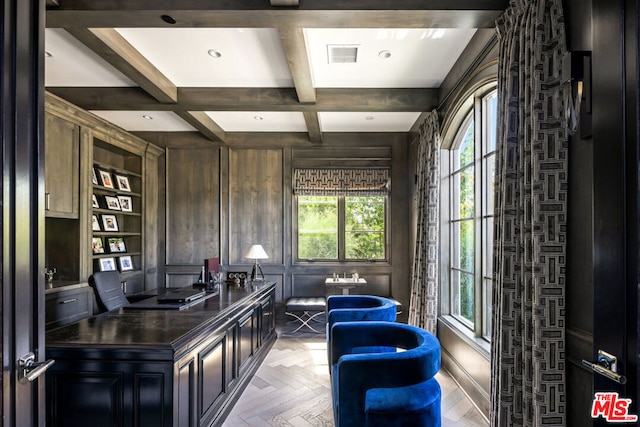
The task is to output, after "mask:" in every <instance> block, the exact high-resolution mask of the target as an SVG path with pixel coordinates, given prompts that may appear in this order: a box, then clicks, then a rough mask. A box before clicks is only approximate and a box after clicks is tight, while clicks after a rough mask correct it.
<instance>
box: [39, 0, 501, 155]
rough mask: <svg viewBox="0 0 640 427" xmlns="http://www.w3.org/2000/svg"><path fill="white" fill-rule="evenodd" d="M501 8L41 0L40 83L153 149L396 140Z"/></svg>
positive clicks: (497, 4)
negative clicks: (148, 138)
mask: <svg viewBox="0 0 640 427" xmlns="http://www.w3.org/2000/svg"><path fill="white" fill-rule="evenodd" d="M271 3H274V6H272V5H271ZM282 3H284V4H286V5H287V6H277V4H282ZM506 4H507V0H448V1H447V0H438V1H429V0H421V1H420V0H396V1H387V0H358V1H347V0H344V1H332V0H299V1H298V0H272V1H271V2H269V1H268V0H227V1H215V0H183V1H170V0H155V1H152V0H126V1H125V0H122V1H114V0H91V1H89V0H57V1H54V0H49V1H48V7H47V15H46V26H47V28H46V30H45V50H46V52H47V55H46V59H45V86H46V88H47V90H48V91H49V92H51V93H53V94H56V95H58V96H60V97H62V98H64V99H67V100H69V101H70V102H72V103H74V104H76V105H78V106H80V107H83V108H85V109H87V110H89V111H91V112H93V113H95V114H96V115H98V116H101V117H103V118H104V119H106V120H108V121H110V122H113V123H115V124H116V125H119V126H120V127H122V128H124V129H126V130H128V131H132V132H145V133H146V134H149V133H152V132H157V133H159V134H160V133H162V135H163V137H164V138H165V140H166V139H170V138H171V137H172V136H174V135H181V137H182V138H184V135H194V136H195V135H197V137H198V138H200V139H203V138H205V139H207V140H209V141H212V142H214V143H219V144H220V143H221V144H226V143H231V142H232V141H233V140H234V138H237V137H239V136H242V137H243V138H246V137H247V136H249V135H257V134H259V135H268V134H270V133H280V134H287V135H294V136H295V137H296V138H298V139H300V140H302V141H307V142H309V143H320V142H322V140H323V135H325V134H326V133H328V132H407V131H409V130H410V129H411V128H412V126H413V125H414V124H415V123H416V121H417V120H418V119H419V117H420V115H421V114H422V113H424V112H425V111H430V110H431V109H433V108H435V107H436V106H437V104H438V88H439V87H440V85H441V84H442V82H443V80H444V79H445V77H446V76H447V73H448V72H449V71H450V70H451V68H452V67H453V65H454V64H455V62H456V60H457V59H458V58H459V56H460V55H461V53H462V52H463V50H464V49H465V47H466V46H467V44H468V43H469V41H470V40H471V39H472V37H473V36H474V34H475V33H476V31H477V30H478V29H492V28H493V27H494V25H495V19H496V18H497V17H498V16H499V15H500V14H501V13H502V11H503V10H504V9H505V7H506Z"/></svg>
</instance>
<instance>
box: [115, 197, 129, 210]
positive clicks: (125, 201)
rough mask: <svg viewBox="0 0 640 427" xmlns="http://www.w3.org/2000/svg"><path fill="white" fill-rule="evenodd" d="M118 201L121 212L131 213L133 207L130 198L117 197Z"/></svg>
mask: <svg viewBox="0 0 640 427" xmlns="http://www.w3.org/2000/svg"><path fill="white" fill-rule="evenodd" d="M118 201H119V202H120V209H122V211H123V212H133V206H132V205H131V197H129V196H118Z"/></svg>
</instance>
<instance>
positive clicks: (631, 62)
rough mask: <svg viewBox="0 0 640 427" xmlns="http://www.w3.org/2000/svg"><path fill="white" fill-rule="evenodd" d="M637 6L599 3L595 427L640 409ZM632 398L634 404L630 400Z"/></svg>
mask: <svg viewBox="0 0 640 427" xmlns="http://www.w3.org/2000/svg"><path fill="white" fill-rule="evenodd" d="M637 3H638V1H637V0H616V1H610V0H606V1H605V0H594V1H593V18H594V19H593V74H592V77H593V86H592V88H593V145H594V159H595V160H594V211H593V214H594V265H595V268H594V301H595V303H594V333H593V343H594V345H593V358H594V359H597V358H598V352H599V351H600V352H604V354H602V353H601V354H600V358H601V359H604V360H603V362H604V364H606V363H607V359H611V356H614V357H615V358H616V359H617V360H616V366H615V367H611V368H612V369H613V370H615V371H617V374H611V372H609V371H601V373H598V372H595V373H594V381H593V384H594V387H593V388H594V390H593V392H594V404H593V405H592V414H591V416H592V417H593V418H594V425H608V424H609V423H610V422H625V423H626V422H630V423H631V425H636V421H635V417H636V416H637V415H640V411H639V410H638V400H639V398H640V397H639V396H638V383H637V381H638V376H637V369H638V363H637V362H638V346H637V338H638V324H640V318H639V317H638V298H639V297H640V295H639V294H638V283H639V280H640V275H639V273H638V267H639V263H638V255H639V251H638V241H639V239H640V226H639V222H640V217H639V210H638V204H639V203H640V183H639V182H638V178H639V175H638V169H639V167H640V163H639V160H638V153H639V151H638V143H639V140H638V113H639V111H640V110H639V109H638V68H637V63H636V61H637V58H638V53H639V52H638V16H637V13H638V4H637ZM624 399H628V400H624Z"/></svg>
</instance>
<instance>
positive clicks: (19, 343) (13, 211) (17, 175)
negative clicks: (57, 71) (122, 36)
mask: <svg viewBox="0 0 640 427" xmlns="http://www.w3.org/2000/svg"><path fill="white" fill-rule="evenodd" d="M2 1H3V3H2V12H1V15H0V31H1V36H0V40H1V43H2V48H1V56H0V67H1V69H2V78H1V80H0V92H1V93H0V95H1V97H0V99H1V101H0V102H2V107H1V108H0V111H2V114H1V115H0V135H1V139H2V163H1V164H2V166H1V168H2V177H3V181H2V192H1V195H2V199H1V200H2V219H1V220H0V221H1V222H2V237H1V244H2V246H1V248H2V249H1V253H2V263H1V264H0V272H1V274H0V288H1V290H2V293H1V304H2V305H1V309H2V323H3V324H2V329H1V332H0V334H2V362H3V363H2V366H3V369H2V382H3V387H2V392H1V393H2V414H1V415H2V418H3V426H10V427H22V426H25V427H28V426H42V425H44V420H45V417H44V407H45V405H44V389H45V387H44V376H43V375H40V376H39V377H36V375H35V374H37V373H38V372H40V371H42V370H43V368H44V365H43V366H42V367H40V368H38V369H36V370H35V371H31V373H30V375H29V376H30V377H31V375H33V378H32V380H33V381H28V380H26V381H25V382H24V383H23V382H22V381H20V380H19V371H20V368H19V365H20V362H19V360H20V359H24V360H25V364H28V365H29V368H33V367H34V365H33V363H36V362H38V361H42V360H43V358H44V356H45V354H44V353H45V351H44V350H45V348H44V316H43V313H44V305H43V303H44V291H43V289H44V277H43V275H42V274H41V272H43V268H44V262H43V254H44V250H43V248H44V238H43V235H42V233H43V230H44V227H43V225H44V206H43V203H42V201H43V199H44V179H43V178H44V177H43V174H42V172H43V158H42V156H41V152H42V146H43V144H42V141H43V139H42V118H43V98H44V91H43V73H42V58H43V53H44V52H43V34H44V0H40V1H24V0H2ZM29 353H34V357H33V359H29V358H26V356H27V355H28V354H29Z"/></svg>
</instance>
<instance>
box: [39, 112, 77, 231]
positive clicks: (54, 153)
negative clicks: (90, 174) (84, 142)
mask: <svg viewBox="0 0 640 427" xmlns="http://www.w3.org/2000/svg"><path fill="white" fill-rule="evenodd" d="M79 147H80V129H79V126H78V125H75V124H73V123H71V122H68V121H66V120H64V119H61V118H59V117H56V116H54V115H52V114H46V122H45V146H44V152H45V209H46V210H45V214H46V216H50V217H56V218H75V219H77V218H79V214H78V212H79V208H78V205H79V204H78V197H79V185H80V179H79V169H80V149H79Z"/></svg>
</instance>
